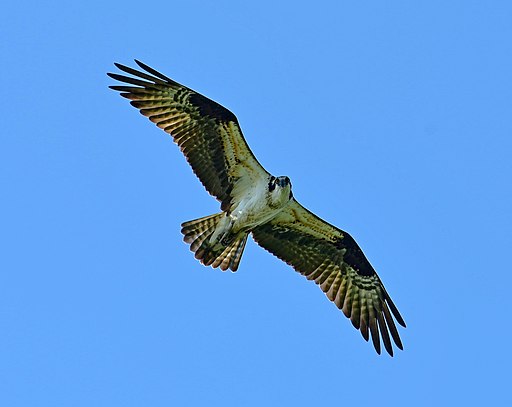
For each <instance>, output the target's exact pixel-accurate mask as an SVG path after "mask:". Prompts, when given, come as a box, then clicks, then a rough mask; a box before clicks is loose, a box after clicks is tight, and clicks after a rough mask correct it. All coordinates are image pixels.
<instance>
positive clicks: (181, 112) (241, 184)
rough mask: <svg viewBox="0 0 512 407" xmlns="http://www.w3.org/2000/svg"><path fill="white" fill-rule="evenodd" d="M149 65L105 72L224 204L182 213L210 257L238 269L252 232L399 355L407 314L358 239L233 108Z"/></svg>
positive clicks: (191, 239)
mask: <svg viewBox="0 0 512 407" xmlns="http://www.w3.org/2000/svg"><path fill="white" fill-rule="evenodd" d="M135 62H136V63H137V65H138V66H139V67H140V68H141V69H142V70H143V71H140V70H137V69H133V68H130V67H128V66H125V65H121V64H118V63H116V64H115V66H116V67H117V68H119V69H120V70H121V71H123V72H124V73H126V74H129V75H131V76H126V75H121V74H117V73H108V75H109V76H110V77H111V78H113V79H115V80H117V81H119V82H123V83H124V84H123V85H114V86H110V88H111V89H113V90H115V91H118V92H120V94H121V96H123V97H125V98H127V99H129V100H130V104H131V105H132V106H134V107H135V108H137V109H139V110H140V112H141V113H142V114H143V115H144V116H146V117H148V118H149V120H151V121H152V122H153V123H155V124H156V125H157V126H158V127H160V128H161V129H162V130H164V131H165V132H166V133H169V134H170V135H171V136H172V137H173V139H174V142H175V143H176V144H178V146H179V147H180V149H181V151H182V152H183V154H184V155H185V157H186V159H187V161H188V163H189V164H190V166H191V167H192V170H193V171H194V173H195V174H196V175H197V177H198V178H199V180H200V181H201V183H202V184H203V185H204V187H205V188H206V190H207V191H208V192H209V193H210V194H211V195H213V196H215V197H216V198H217V199H218V200H219V201H220V203H221V206H220V208H221V212H219V213H216V214H213V215H209V216H205V217H203V218H200V219H195V220H191V221H189V222H184V223H183V224H182V225H181V226H182V229H181V232H182V233H183V235H184V238H183V239H184V241H185V242H186V243H189V244H190V250H191V251H192V252H194V253H195V257H196V259H198V260H199V261H200V262H201V263H202V264H204V265H205V266H212V267H214V268H215V267H220V269H221V270H227V269H230V270H231V271H233V272H234V271H236V270H237V269H238V265H239V264H240V259H241V258H242V253H243V251H244V248H245V244H246V242H247V237H248V236H249V235H252V237H253V239H254V240H255V241H256V243H257V244H259V245H260V246H261V247H263V248H264V249H266V250H267V251H269V252H270V253H272V254H274V255H275V256H277V257H278V258H279V259H281V260H283V261H284V262H286V263H287V264H289V265H290V266H292V267H293V268H294V269H295V270H296V271H298V272H299V273H301V274H302V275H304V276H305V277H306V278H307V279H308V280H313V281H314V282H315V283H316V284H317V285H318V286H319V287H320V288H321V289H322V291H323V292H324V293H325V294H326V295H327V297H328V298H329V300H331V301H332V302H334V303H335V304H336V306H337V307H338V308H339V309H341V310H342V311H343V313H344V314H345V316H346V317H347V318H349V319H350V321H351V322H352V324H353V325H354V327H355V328H356V329H358V330H359V331H360V332H361V335H362V336H363V338H364V339H365V340H366V341H368V340H369V338H370V336H371V338H372V342H373V346H374V347H375V350H376V351H377V353H379V354H380V351H381V340H382V343H383V344H384V347H385V349H386V351H387V352H388V353H389V354H390V355H391V356H393V347H392V344H391V338H392V339H393V342H394V343H395V345H396V346H397V347H398V348H399V349H403V346H402V341H401V340H400V336H399V334H398V330H397V327H396V325H395V322H394V320H396V321H397V322H398V323H399V324H400V325H402V326H403V327H405V322H404V320H403V318H402V316H401V315H400V313H399V312H398V309H397V308H396V306H395V304H393V301H391V298H390V296H389V294H388V293H387V291H386V289H385V288H384V285H383V284H382V281H381V280H380V278H379V276H378V275H377V273H376V272H375V270H374V269H373V267H372V266H371V264H370V262H369V261H368V260H367V259H366V257H365V255H364V254H363V252H362V250H361V248H360V247H359V246H358V245H357V243H356V242H355V240H354V239H353V238H352V237H351V236H350V235H349V234H348V233H347V232H344V231H343V230H341V229H338V228H337V227H335V226H333V225H331V224H329V223H327V222H326V221H324V220H322V219H320V218H319V217H318V216H316V215H315V214H314V213H312V212H310V211H309V210H307V209H306V208H304V207H303V206H302V205H301V204H300V203H299V202H297V200H295V198H294V196H293V193H292V184H291V182H290V179H289V178H288V177H286V176H280V177H275V176H273V175H271V174H270V173H269V172H267V171H266V170H265V169H264V168H263V166H262V165H261V164H260V163H259V162H258V160H256V157H255V156H254V154H253V153H252V152H251V150H250V149H249V146H248V145H247V142H246V141H245V139H244V137H243V135H242V130H241V129H240V125H239V124H238V120H237V118H236V117H235V115H234V114H233V113H231V112H230V111H229V110H228V109H226V108H224V107H223V106H221V105H219V104H218V103H216V102H214V101H213V100H210V99H208V98H206V97H205V96H203V95H201V94H199V93H197V92H195V91H193V90H192V89H189V88H187V87H185V86H183V85H180V84H179V83H177V82H175V81H173V80H172V79H170V78H168V77H167V76H165V75H163V74H161V73H160V72H158V71H156V70H154V69H153V68H150V67H149V66H147V65H146V64H143V63H142V62H140V61H137V60H135Z"/></svg>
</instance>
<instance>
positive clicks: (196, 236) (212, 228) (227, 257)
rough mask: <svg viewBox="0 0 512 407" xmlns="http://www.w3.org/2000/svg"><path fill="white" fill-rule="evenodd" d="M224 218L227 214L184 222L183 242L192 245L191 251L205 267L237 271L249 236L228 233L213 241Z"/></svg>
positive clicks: (182, 228) (182, 229) (182, 227)
mask: <svg viewBox="0 0 512 407" xmlns="http://www.w3.org/2000/svg"><path fill="white" fill-rule="evenodd" d="M224 217H225V214H224V213H223V212H221V213H217V214H215V215H210V216H205V217H204V218H199V219H195V220H191V221H188V222H184V223H182V224H181V233H183V235H184V237H183V240H184V241H185V242H187V243H189V244H190V250H191V251H193V252H194V253H195V257H196V259H198V260H199V261H201V263H203V264H204V265H205V266H212V267H214V268H215V267H220V268H221V270H223V271H225V270H227V269H228V268H229V269H231V271H236V270H237V269H238V265H239V263H240V259H241V258H242V253H243V252H244V248H245V243H246V242H247V235H248V234H247V233H246V232H241V233H239V234H236V235H234V234H231V233H229V232H228V233H227V234H226V235H225V236H222V238H220V239H217V238H214V239H211V238H212V236H213V234H214V233H215V232H216V229H217V226H219V223H220V221H221V220H222V219H224ZM221 227H222V225H221ZM218 234H219V233H218V231H217V235H218ZM211 240H212V241H211Z"/></svg>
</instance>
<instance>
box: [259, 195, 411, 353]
mask: <svg viewBox="0 0 512 407" xmlns="http://www.w3.org/2000/svg"><path fill="white" fill-rule="evenodd" d="M252 233H253V237H254V240H255V241H256V242H257V243H258V244H259V245H260V246H262V247H263V248H264V249H266V250H268V251H269V252H271V253H272V254H274V255H275V256H277V257H278V258H280V259H281V260H283V261H285V262H286V263H288V264H289V265H291V266H292V267H293V268H294V269H295V270H296V271H298V272H299V273H301V274H302V275H304V276H305V277H306V278H307V279H308V280H313V281H314V282H315V283H316V284H318V285H319V286H320V288H321V289H322V291H323V292H324V293H325V294H326V295H327V297H328V298H329V299H330V300H331V301H333V302H334V303H335V304H336V306H337V307H338V308H339V309H341V310H342V311H343V313H344V314H345V315H346V316H347V317H348V318H350V321H351V322H352V324H353V325H354V327H355V328H356V329H359V330H360V331H361V334H362V336H363V338H364V339H365V340H367V341H368V340H369V336H370V335H371V337H372V342H373V345H374V347H375V350H376V351H377V353H379V354H380V344H381V341H380V338H382V342H383V344H384V347H385V348H386V350H387V352H388V353H389V354H390V355H391V356H393V348H392V345H391V339H390V338H392V339H393V342H394V343H395V345H396V346H397V347H398V348H399V349H403V346H402V342H401V340H400V336H399V334H398V330H397V328H396V325H395V322H394V320H393V317H394V319H396V321H397V322H398V323H399V324H400V325H402V326H404V327H405V322H404V320H403V318H402V317H401V315H400V313H399V312H398V309H397V308H396V306H395V304H393V302H392V301H391V298H390V297H389V295H388V293H387V292H386V289H385V288H384V285H383V284H382V281H381V280H380V278H379V276H378V275H377V273H376V272H375V270H374V269H373V267H372V266H371V264H370V263H369V261H368V260H367V259H366V257H365V255H364V254H363V252H362V250H361V249H360V247H359V246H358V245H357V243H356V242H355V241H354V239H353V238H352V237H351V236H350V235H349V234H348V233H346V232H344V231H342V230H340V229H338V228H336V227H334V226H332V225H330V224H329V223H327V222H325V221H323V220H322V219H320V218H319V217H317V216H316V215H314V214H313V213H311V212H310V211H308V210H307V209H305V208H304V207H303V206H302V205H300V204H299V203H298V202H297V201H295V200H292V201H291V202H290V204H289V205H288V206H287V207H286V208H285V209H284V210H283V211H282V212H281V213H280V214H278V215H277V216H276V217H275V218H273V219H272V220H271V221H270V222H268V223H265V224H263V225H261V226H259V227H257V228H255V229H254V230H253V231H252Z"/></svg>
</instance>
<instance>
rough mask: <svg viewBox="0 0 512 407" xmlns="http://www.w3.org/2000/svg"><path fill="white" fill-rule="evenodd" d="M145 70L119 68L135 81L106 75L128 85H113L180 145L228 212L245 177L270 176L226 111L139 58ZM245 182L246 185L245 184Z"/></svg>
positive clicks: (257, 179)
mask: <svg viewBox="0 0 512 407" xmlns="http://www.w3.org/2000/svg"><path fill="white" fill-rule="evenodd" d="M135 62H136V63H137V65H139V67H141V68H142V69H144V70H145V71H146V72H142V71H138V70H136V69H133V68H130V67H127V66H125V65H121V64H117V63H116V64H115V65H116V66H117V67H118V68H119V69H120V70H121V71H124V72H126V73H128V74H130V75H133V76H134V77H129V76H125V75H119V74H116V73H109V74H108V75H109V76H110V77H111V78H113V79H115V80H118V81H120V82H124V83H126V84H129V85H130V86H125V85H122V86H117V85H116V86H110V88H111V89H114V90H116V91H119V92H121V96H123V97H125V98H127V99H129V100H131V102H130V103H131V104H132V105H133V106H134V107H136V108H137V109H139V110H140V112H141V113H142V114H143V115H144V116H147V117H148V118H149V120H151V121H152V122H153V123H155V124H156V125H157V126H158V127H160V128H161V129H163V130H164V131H165V132H167V133H169V134H170V135H171V136H172V137H173V139H174V141H175V142H176V143H177V144H178V145H179V147H180V149H181V151H182V152H183V154H184V155H185V157H186V159H187V161H188V162H189V164H190V165H191V166H192V169H193V171H194V173H195V174H196V175H197V176H198V178H199V180H200V181H201V183H202V184H203V185H204V186H205V188H206V190H207V191H208V192H209V193H210V194H212V195H214V196H215V197H216V198H217V199H218V200H219V201H220V202H221V203H222V204H221V208H222V210H229V208H230V206H231V201H232V198H233V197H232V196H231V195H232V194H231V193H232V190H233V187H234V185H235V184H236V182H237V181H238V180H240V179H241V178H244V177H249V179H245V181H248V182H247V184H251V183H254V182H257V181H259V180H260V179H262V178H263V177H266V176H267V174H268V173H267V172H266V171H265V169H264V168H263V167H262V166H261V165H260V164H259V163H258V161H257V160H256V158H255V157H254V155H253V154H252V152H251V150H250V149H249V146H248V145H247V142H246V141H245V139H244V137H243V135H242V131H241V130H240V126H239V124H238V120H237V119H236V117H235V115H234V114H233V113H231V112H230V111H229V110H228V109H226V108H224V107H222V106H221V105H219V104H218V103H216V102H214V101H213V100H210V99H208V98H206V97H204V96H202V95H200V94H199V93H197V92H195V91H193V90H192V89H189V88H187V87H185V86H183V85H180V84H179V83H177V82H175V81H173V80H172V79H170V78H168V77H166V76H164V75H162V74H161V73H159V72H157V71H156V70H154V69H153V68H150V67H149V66H147V65H146V64H143V63H142V62H140V61H137V60H135ZM244 183H245V182H244Z"/></svg>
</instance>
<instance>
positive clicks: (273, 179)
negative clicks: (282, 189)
mask: <svg viewBox="0 0 512 407" xmlns="http://www.w3.org/2000/svg"><path fill="white" fill-rule="evenodd" d="M274 189H276V177H274V176H272V177H270V181H269V182H268V190H269V191H270V192H272V191H273V190H274Z"/></svg>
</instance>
